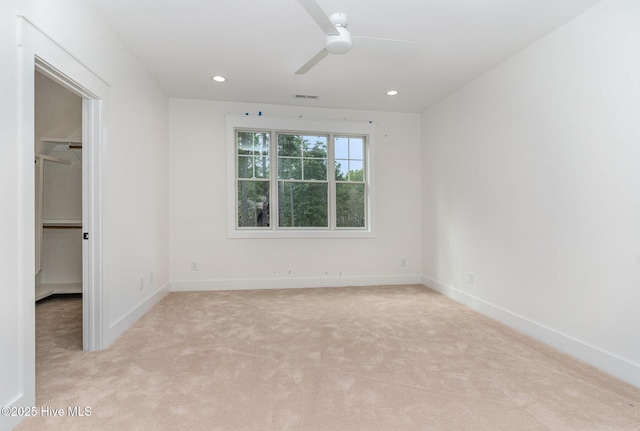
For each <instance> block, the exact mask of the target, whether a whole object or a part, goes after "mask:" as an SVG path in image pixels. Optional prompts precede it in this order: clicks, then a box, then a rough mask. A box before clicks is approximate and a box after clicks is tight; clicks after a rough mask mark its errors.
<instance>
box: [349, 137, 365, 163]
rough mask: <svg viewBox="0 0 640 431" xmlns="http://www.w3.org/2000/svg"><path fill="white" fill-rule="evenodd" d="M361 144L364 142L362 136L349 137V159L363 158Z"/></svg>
mask: <svg viewBox="0 0 640 431" xmlns="http://www.w3.org/2000/svg"><path fill="white" fill-rule="evenodd" d="M363 144H364V142H363V140H362V138H349V158H350V159H352V160H353V159H356V160H364V157H363V155H364V151H363V146H364V145H363Z"/></svg>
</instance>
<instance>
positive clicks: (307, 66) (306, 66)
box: [296, 48, 329, 75]
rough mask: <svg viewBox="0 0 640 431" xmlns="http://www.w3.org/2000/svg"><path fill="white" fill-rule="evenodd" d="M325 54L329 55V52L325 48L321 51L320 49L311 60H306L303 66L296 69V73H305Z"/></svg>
mask: <svg viewBox="0 0 640 431" xmlns="http://www.w3.org/2000/svg"><path fill="white" fill-rule="evenodd" d="M327 55H329V52H328V51H327V50H326V49H324V48H323V49H322V51H320V52H319V53H317V54H316V55H314V56H313V58H312V59H311V60H309V61H307V62H306V63H305V64H304V66H302V67H301V68H300V69H298V70H297V71H296V75H304V74H305V73H307V72H308V71H309V69H311V68H312V67H313V66H315V65H316V64H318V63H320V60H322V59H323V58H325V57H326V56H327Z"/></svg>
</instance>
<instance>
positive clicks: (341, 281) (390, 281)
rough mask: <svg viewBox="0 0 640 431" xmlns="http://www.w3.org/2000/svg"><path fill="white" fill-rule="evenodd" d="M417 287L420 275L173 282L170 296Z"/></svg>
mask: <svg viewBox="0 0 640 431" xmlns="http://www.w3.org/2000/svg"><path fill="white" fill-rule="evenodd" d="M400 284H420V275H418V274H412V275H389V276H362V277H359V276H345V277H285V278H252V279H225V280H175V281H172V282H171V291H173V292H192V291H220V290H255V289H302V288H311V287H348V286H378V285H400Z"/></svg>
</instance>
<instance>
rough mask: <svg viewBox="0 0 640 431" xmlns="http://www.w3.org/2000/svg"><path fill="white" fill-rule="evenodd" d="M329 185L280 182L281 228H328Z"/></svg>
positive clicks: (279, 212)
mask: <svg viewBox="0 0 640 431" xmlns="http://www.w3.org/2000/svg"><path fill="white" fill-rule="evenodd" d="M328 187H329V186H328V184H327V183H297V182H296V183H294V182H288V181H279V182H278V202H279V208H278V220H279V226H280V227H328V226H329V217H328V212H329V211H328V209H327V208H328V201H327V194H328Z"/></svg>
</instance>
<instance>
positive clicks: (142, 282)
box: [140, 277, 144, 290]
mask: <svg viewBox="0 0 640 431" xmlns="http://www.w3.org/2000/svg"><path fill="white" fill-rule="evenodd" d="M142 289H144V277H140V290H142Z"/></svg>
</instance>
